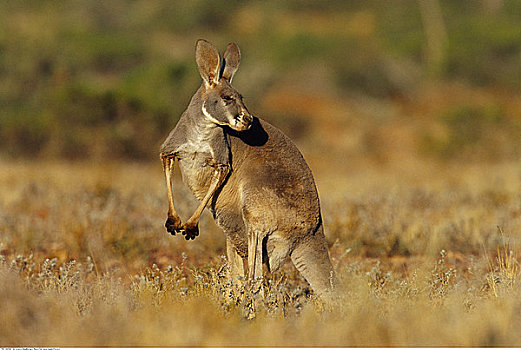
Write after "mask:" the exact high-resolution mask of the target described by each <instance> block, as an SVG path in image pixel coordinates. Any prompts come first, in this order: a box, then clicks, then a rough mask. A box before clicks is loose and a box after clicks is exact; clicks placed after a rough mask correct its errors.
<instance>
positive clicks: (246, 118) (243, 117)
mask: <svg viewBox="0 0 521 350" xmlns="http://www.w3.org/2000/svg"><path fill="white" fill-rule="evenodd" d="M252 123H253V116H252V115H251V114H249V113H244V112H241V113H239V114H237V115H236V116H235V118H234V125H233V126H232V129H234V130H236V131H245V130H248V129H249V128H251V125H252Z"/></svg>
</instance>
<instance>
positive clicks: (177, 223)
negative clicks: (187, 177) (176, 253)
mask: <svg viewBox="0 0 521 350" xmlns="http://www.w3.org/2000/svg"><path fill="white" fill-rule="evenodd" d="M182 226H183V224H182V223H181V219H179V217H174V216H169V217H168V219H166V222H165V227H166V230H167V231H168V232H170V234H172V235H173V236H175V234H176V233H179V232H181V230H182Z"/></svg>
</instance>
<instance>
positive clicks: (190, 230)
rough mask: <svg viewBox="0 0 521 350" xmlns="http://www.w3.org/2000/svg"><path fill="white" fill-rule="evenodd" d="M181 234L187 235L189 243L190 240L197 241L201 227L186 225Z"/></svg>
mask: <svg viewBox="0 0 521 350" xmlns="http://www.w3.org/2000/svg"><path fill="white" fill-rule="evenodd" d="M181 233H182V234H183V235H185V239H186V240H187V241H188V240H189V239H195V237H197V236H199V226H198V225H197V224H195V225H190V224H185V225H183V228H182V231H181Z"/></svg>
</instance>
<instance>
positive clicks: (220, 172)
mask: <svg viewBox="0 0 521 350" xmlns="http://www.w3.org/2000/svg"><path fill="white" fill-rule="evenodd" d="M210 166H212V167H213V168H214V169H215V171H214V175H213V177H212V182H211V183H210V187H208V192H207V193H206V195H205V196H204V198H203V200H202V201H201V203H200V204H199V206H198V207H197V209H195V212H194V213H193V214H192V216H191V217H190V219H188V221H187V222H186V223H185V224H184V225H183V227H182V229H181V233H182V234H183V235H185V239H186V240H189V239H195V237H197V236H198V235H199V227H198V224H199V218H200V217H201V214H202V213H203V210H204V208H205V207H206V205H207V204H208V202H209V201H210V199H212V197H213V195H214V194H215V191H217V189H218V188H219V187H220V186H221V185H222V183H223V182H224V180H225V179H226V177H227V176H228V173H229V172H230V167H229V166H228V165H224V164H210Z"/></svg>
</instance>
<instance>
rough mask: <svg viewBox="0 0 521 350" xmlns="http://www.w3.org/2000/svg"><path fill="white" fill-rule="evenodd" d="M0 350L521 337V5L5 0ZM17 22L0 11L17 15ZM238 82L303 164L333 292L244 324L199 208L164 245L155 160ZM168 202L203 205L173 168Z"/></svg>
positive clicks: (283, 276) (221, 249) (295, 294)
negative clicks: (216, 70) (219, 75)
mask: <svg viewBox="0 0 521 350" xmlns="http://www.w3.org/2000/svg"><path fill="white" fill-rule="evenodd" d="M0 18H2V21H0V346H138V345H146V346H181V345H184V346H197V345H198V346H210V345H211V346H245V345H271V346H304V345H309V346H311V345H317V346H318V345H321V346H334V345H343V346H392V345H395V346H398V345H408V346H429V345H437V346H443V345H444V346H478V345H481V346H498V345H501V346H511V345H516V346H521V298H520V297H521V289H520V283H521V280H520V272H519V257H520V254H521V246H520V244H521V242H520V240H521V199H520V198H521V163H520V161H519V160H520V159H521V158H520V152H519V150H520V149H521V89H520V87H521V84H520V81H521V69H520V67H521V65H520V57H521V55H520V52H521V27H520V26H519V23H520V21H521V1H520V0H504V1H497V0H496V1H491V0H480V1H476V0H460V1H457V2H456V1H448V0H429V1H427V0H420V1H393V2H389V1H387V2H386V1H372V0H369V1H367V0H364V1H359V0H350V1H346V0H331V1H317V0H305V1H302V0H300V1H294V0H265V1H262V2H253V1H224V2H216V1H205V0H193V1H172V0H154V1H150V0H135V1H132V2H129V1H124V0H105V1H103V2H100V1H80V0H71V1H0ZM4 19H5V20H4ZM199 38H205V39H207V40H209V41H211V42H212V43H214V44H215V45H216V46H217V47H218V48H219V49H220V50H222V49H224V48H225V47H226V45H227V43H229V42H231V41H233V42H236V43H238V45H239V46H240V48H241V52H242V63H241V67H240V69H239V71H238V73H237V77H236V78H235V79H234V82H233V84H234V86H235V87H236V88H237V89H238V90H239V91H240V92H241V93H242V94H243V95H244V96H245V103H246V105H247V106H248V109H249V110H250V111H251V112H252V113H253V114H254V115H256V116H260V117H262V118H264V119H265V120H267V121H268V122H270V123H272V124H273V125H275V126H277V127H279V128H280V129H281V130H282V131H283V132H284V133H286V134H287V135H288V136H289V137H290V138H291V139H292V140H294V141H295V143H296V144H297V145H298V147H299V148H300V149H301V150H302V153H303V154H304V156H305V158H306V160H307V161H308V162H309V164H310V167H311V169H312V170H313V173H314V176H315V179H316V182H317V186H318V190H319V194H320V198H321V205H322V213H323V219H324V225H325V232H326V238H327V241H328V244H329V248H330V255H331V258H332V261H333V265H334V267H335V269H336V271H337V274H338V276H339V281H340V297H339V300H338V301H336V303H335V304H334V305H323V304H322V303H321V301H319V300H317V299H316V298H315V297H314V295H313V292H312V291H310V290H309V287H308V285H307V283H306V282H305V281H304V280H303V279H302V277H301V276H300V275H299V274H298V273H297V271H296V270H295V268H294V267H293V266H292V265H291V264H290V263H288V264H286V265H285V266H284V268H283V269H282V271H280V272H277V273H276V274H274V275H272V276H267V277H266V279H265V291H266V296H265V299H264V300H260V301H259V303H260V307H259V310H258V312H257V315H256V317H255V318H254V319H252V320H248V319H247V317H246V315H247V314H248V302H247V301H245V295H244V290H242V289H241V287H240V281H233V280H230V279H229V278H228V277H227V276H228V268H227V266H226V259H225V257H224V256H225V246H224V242H225V240H224V237H223V234H222V232H221V231H220V230H219V229H218V228H217V227H216V226H215V224H214V223H213V220H212V219H211V217H210V215H209V214H208V213H205V214H204V215H203V217H202V222H201V225H200V229H201V230H200V231H201V234H200V236H199V237H198V238H197V239H196V240H195V241H190V242H187V241H185V240H184V239H183V237H179V236H176V237H172V236H170V235H169V234H168V233H167V232H166V230H165V228H164V227H163V223H164V221H165V219H166V211H167V196H166V188H165V187H166V186H165V181H164V179H163V174H162V171H161V164H160V161H159V159H158V149H159V146H160V144H161V142H162V141H163V140H164V138H165V137H166V136H167V134H168V131H169V130H171V128H172V127H173V126H174V125H175V124H176V122H177V121H178V118H179V116H180V115H181V113H182V112H183V111H184V109H185V108H186V106H187V104H188V102H189V100H190V97H191V96H192V95H193V93H194V91H195V90H196V89H197V87H198V86H199V84H200V83H201V78H200V75H199V74H198V71H197V67H196V64H195V60H194V44H195V42H196V40H197V39H199ZM176 181H177V182H176V184H175V195H176V198H175V199H176V207H177V209H179V211H180V214H181V217H182V218H183V219H185V220H186V219H187V218H188V217H189V215H190V214H191V213H192V211H193V210H194V209H195V208H196V205H197V203H196V201H195V200H194V198H193V197H192V196H191V194H189V193H188V191H187V189H186V188H185V187H184V186H183V185H182V184H181V183H180V181H179V174H177V175H176Z"/></svg>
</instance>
